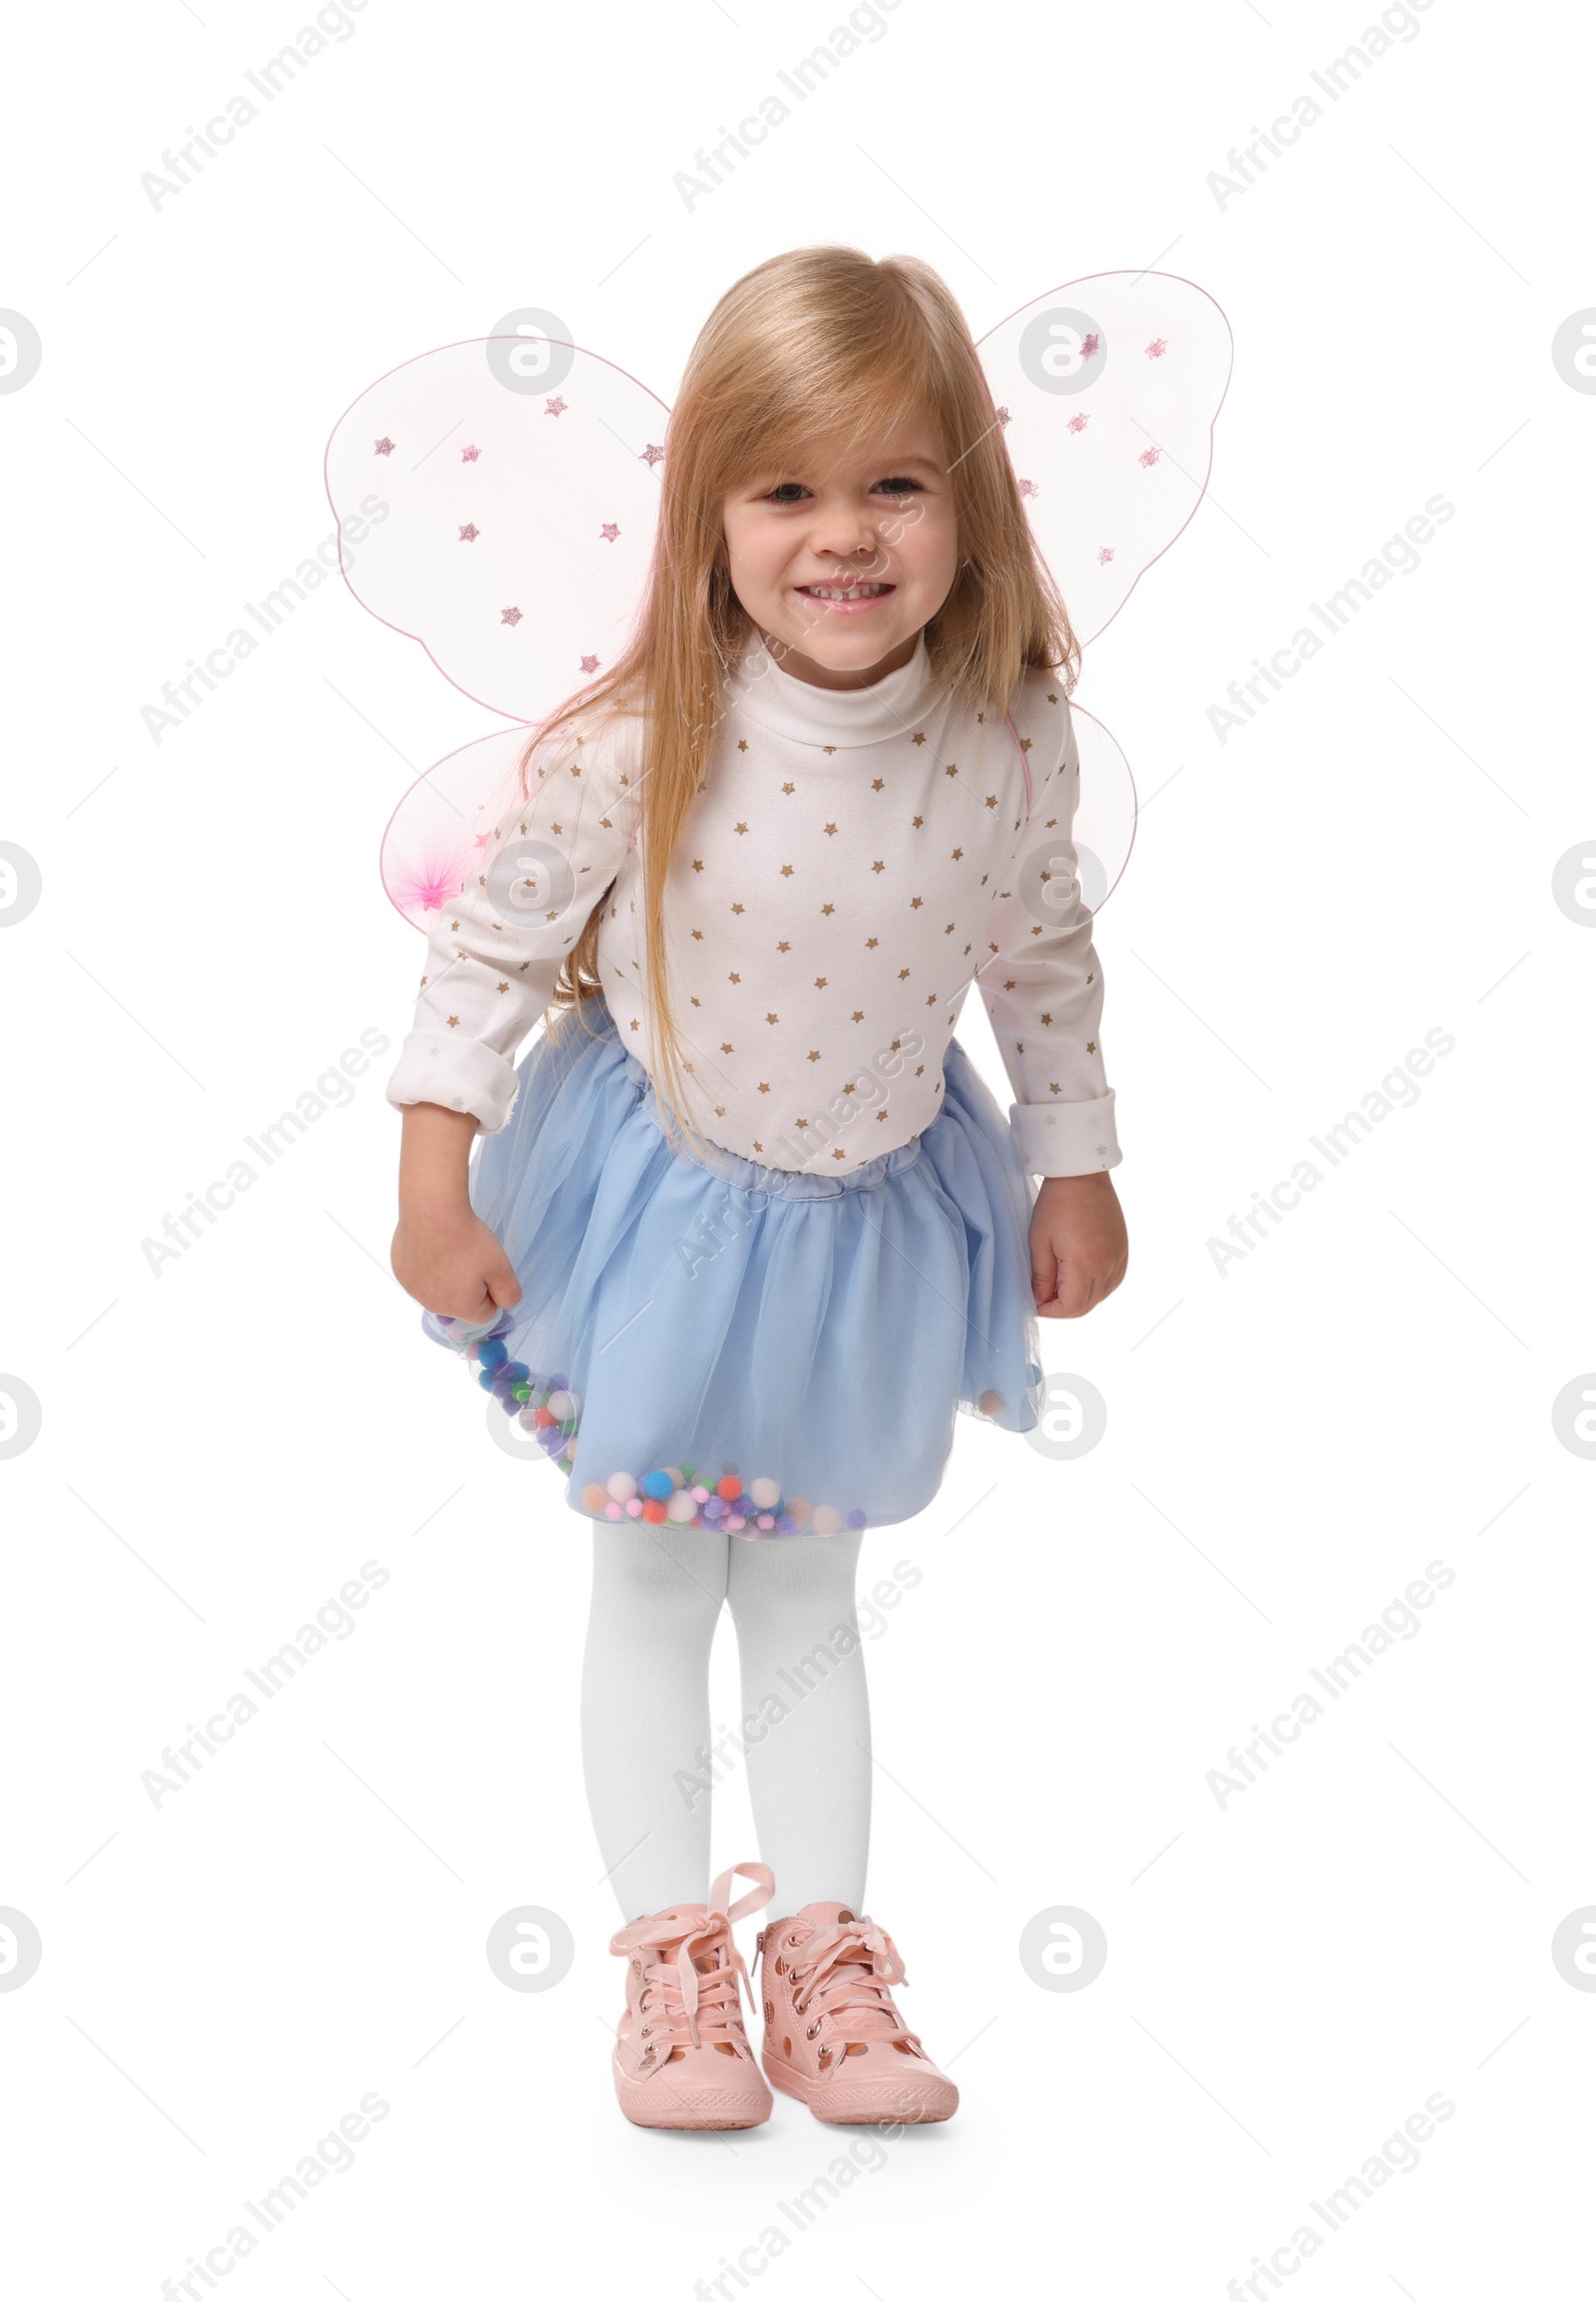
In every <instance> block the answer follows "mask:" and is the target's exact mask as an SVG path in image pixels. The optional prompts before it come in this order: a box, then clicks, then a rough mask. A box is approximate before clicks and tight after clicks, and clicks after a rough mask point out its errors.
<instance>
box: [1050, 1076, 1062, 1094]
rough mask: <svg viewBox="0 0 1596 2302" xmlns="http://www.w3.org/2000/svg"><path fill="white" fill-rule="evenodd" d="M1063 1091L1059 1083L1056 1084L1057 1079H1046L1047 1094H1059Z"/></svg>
mask: <svg viewBox="0 0 1596 2302" xmlns="http://www.w3.org/2000/svg"><path fill="white" fill-rule="evenodd" d="M1063 1091H1064V1090H1063V1089H1062V1087H1060V1086H1059V1084H1058V1081H1057V1080H1056V1079H1049V1080H1048V1082H1047V1092H1048V1094H1049V1095H1061V1094H1062V1093H1063Z"/></svg>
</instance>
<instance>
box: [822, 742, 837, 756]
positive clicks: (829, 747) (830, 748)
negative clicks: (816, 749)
mask: <svg viewBox="0 0 1596 2302" xmlns="http://www.w3.org/2000/svg"><path fill="white" fill-rule="evenodd" d="M820 748H821V750H822V751H823V752H824V753H825V755H826V757H827V758H828V759H829V758H830V757H831V755H832V753H833V752H834V751H835V750H836V748H837V746H836V745H835V744H834V743H823V744H822V745H821V747H820Z"/></svg>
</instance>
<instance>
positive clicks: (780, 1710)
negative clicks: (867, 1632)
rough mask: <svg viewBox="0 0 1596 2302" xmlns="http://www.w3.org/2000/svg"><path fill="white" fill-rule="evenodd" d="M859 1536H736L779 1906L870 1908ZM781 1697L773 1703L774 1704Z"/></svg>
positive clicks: (735, 1605)
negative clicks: (857, 1614) (764, 1722)
mask: <svg viewBox="0 0 1596 2302" xmlns="http://www.w3.org/2000/svg"><path fill="white" fill-rule="evenodd" d="M860 1540H861V1538H860V1536H859V1535H857V1534H840V1535H829V1536H825V1535H793V1536H789V1537H787V1538H786V1539H784V1540H782V1541H779V1542H748V1541H747V1540H746V1539H745V1538H743V1537H741V1536H738V1535H731V1536H728V1537H727V1541H728V1544H729V1546H730V1557H729V1561H728V1565H727V1573H726V1598H727V1603H728V1604H729V1606H730V1608H731V1613H732V1619H733V1621H734V1622H735V1624H736V1626H737V1650H738V1655H739V1658H740V1661H741V1666H742V1707H743V1715H744V1717H745V1718H752V1717H755V1716H756V1715H757V1716H764V1717H767V1718H768V1719H769V1720H770V1722H771V1724H770V1725H769V1726H768V1727H767V1728H766V1730H765V1733H764V1735H763V1736H762V1738H761V1739H760V1740H759V1741H757V1742H755V1741H753V1740H752V1739H750V1741H749V1746H748V1790H749V1796H750V1797H751V1799H752V1801H753V1810H754V1825H755V1828H756V1829H757V1831H758V1833H759V1856H760V1860H761V1861H762V1862H765V1863H768V1865H769V1866H770V1868H771V1869H772V1870H773V1871H774V1872H775V1874H776V1892H775V1898H774V1900H773V1901H772V1903H771V1906H770V1907H771V1909H772V1910H773V1911H776V1912H779V1913H781V1914H782V1915H784V1916H791V1915H792V1914H793V1913H794V1912H795V1911H798V1910H801V1909H802V1908H803V1906H804V1905H805V1904H806V1903H810V1902H841V1903H844V1904H846V1905H847V1907H848V1908H849V1909H851V1910H859V1909H861V1908H862V1907H863V1900H864V1892H865V1859H866V1855H867V1853H868V1851H869V1844H870V1766H871V1759H870V1698H869V1694H868V1692H867V1690H866V1686H865V1656H864V1648H863V1645H862V1643H861V1641H860V1637H859V1626H858V1623H857V1622H856V1621H855V1619H854V1570H855V1567H856V1565H857V1562H858V1558H859V1545H860ZM772 1698H774V1700H772Z"/></svg>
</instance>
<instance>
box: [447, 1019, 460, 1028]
mask: <svg viewBox="0 0 1596 2302" xmlns="http://www.w3.org/2000/svg"><path fill="white" fill-rule="evenodd" d="M449 1028H450V1030H451V1031H458V1030H459V1028H460V1017H459V1016H458V1015H451V1016H450V1018H449Z"/></svg>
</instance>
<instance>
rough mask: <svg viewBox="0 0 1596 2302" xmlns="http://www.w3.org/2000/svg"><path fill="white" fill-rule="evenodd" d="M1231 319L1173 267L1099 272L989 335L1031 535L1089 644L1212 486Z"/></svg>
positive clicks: (986, 345)
mask: <svg viewBox="0 0 1596 2302" xmlns="http://www.w3.org/2000/svg"><path fill="white" fill-rule="evenodd" d="M1231 348H1232V347H1231V334H1230V323H1229V322H1228V321H1227V319H1226V318H1225V315H1224V313H1223V312H1222V311H1221V310H1220V308H1219V306H1218V304H1216V303H1215V301H1214V299H1213V297H1212V296H1210V295H1206V294H1205V293H1204V292H1203V290H1202V289H1201V288H1200V287H1196V286H1194V285H1193V283H1192V282H1191V281H1190V280H1187V279H1181V278H1179V277H1177V276H1176V275H1175V274H1174V273H1173V272H1159V271H1147V272H1128V271H1109V272H1097V273H1094V274H1093V275H1092V276H1090V277H1089V278H1086V279H1078V280H1071V281H1069V283H1068V284H1067V285H1066V286H1064V287H1058V288H1051V289H1049V290H1048V292H1047V293H1046V294H1045V295H1040V296H1033V297H1032V298H1031V300H1030V302H1029V303H1027V304H1022V305H1021V306H1020V308H1019V309H1018V311H1016V312H1010V313H1009V315H1008V317H1007V319H1005V320H1001V321H999V322H998V326H997V327H995V328H993V329H992V330H990V332H989V333H988V334H987V335H985V336H983V337H982V339H981V342H980V345H979V349H980V352H981V358H982V365H983V366H984V368H985V369H986V372H987V380H988V383H989V384H990V385H991V387H992V396H993V400H994V403H995V405H996V406H997V409H998V422H999V423H1000V424H1001V425H1002V426H1003V440H1004V443H1005V445H1006V447H1007V449H1008V454H1009V458H1010V460H1011V462H1012V464H1013V467H1014V477H1015V479H1016V480H1017V481H1018V483H1019V493H1020V496H1021V498H1022V499H1023V501H1024V505H1025V509H1026V512H1027V513H1028V515H1029V518H1030V525H1031V532H1032V534H1033V535H1034V536H1035V538H1036V542H1037V544H1038V546H1039V547H1040V550H1041V554H1042V557H1043V559H1044V560H1045V561H1046V562H1047V565H1048V566H1049V568H1051V570H1052V572H1053V575H1054V576H1055V577H1056V578H1057V581H1058V586H1059V589H1060V590H1061V591H1062V593H1063V595H1064V599H1065V602H1066V604H1067V606H1068V608H1069V619H1070V621H1071V623H1072V624H1073V625H1074V627H1075V633H1076V636H1077V638H1078V639H1079V640H1080V642H1081V644H1082V645H1083V646H1084V645H1085V644H1086V643H1087V642H1088V641H1089V640H1092V639H1095V638H1096V637H1097V635H1098V633H1099V632H1101V631H1102V630H1103V629H1104V628H1105V626H1106V625H1107V624H1109V623H1111V622H1112V621H1113V619H1114V617H1115V616H1116V615H1117V614H1118V613H1119V610H1120V608H1121V607H1123V605H1124V604H1125V601H1126V600H1127V599H1128V598H1129V596H1130V594H1131V592H1132V591H1133V590H1134V589H1135V587H1136V584H1137V583H1138V582H1139V581H1140V579H1141V577H1142V576H1144V575H1145V574H1146V572H1147V570H1148V569H1149V568H1150V567H1151V566H1152V564H1153V562H1154V561H1155V560H1158V559H1161V558H1162V557H1163V555H1164V553H1166V552H1167V551H1168V550H1169V547H1170V545H1171V544H1173V542H1174V541H1175V538H1176V537H1177V536H1178V535H1179V534H1180V532H1181V530H1182V529H1183V528H1184V527H1185V526H1186V525H1187V523H1188V522H1189V520H1190V519H1191V517H1192V515H1193V513H1194V512H1195V511H1196V509H1197V507H1198V505H1199V504H1200V503H1201V502H1202V499H1203V495H1204V492H1205V490H1206V489H1207V486H1208V475H1209V470H1210V467H1211V465H1212V462H1213V432H1214V422H1215V419H1216V418H1217V416H1218V414H1219V410H1220V406H1221V404H1222V403H1223V401H1224V397H1225V391H1226V387H1227V385H1228V384H1229V382H1230V368H1231Z"/></svg>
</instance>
